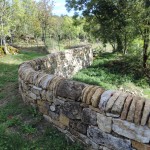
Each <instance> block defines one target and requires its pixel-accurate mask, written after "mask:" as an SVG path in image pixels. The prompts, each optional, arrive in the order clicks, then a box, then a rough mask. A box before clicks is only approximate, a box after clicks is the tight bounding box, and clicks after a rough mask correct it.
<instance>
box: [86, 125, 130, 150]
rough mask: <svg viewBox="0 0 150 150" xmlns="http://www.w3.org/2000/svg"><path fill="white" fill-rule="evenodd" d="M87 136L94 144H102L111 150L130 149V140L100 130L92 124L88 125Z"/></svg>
mask: <svg viewBox="0 0 150 150" xmlns="http://www.w3.org/2000/svg"><path fill="white" fill-rule="evenodd" d="M87 135H88V137H89V138H90V139H91V140H92V141H93V142H95V143H96V144H100V145H104V146H106V147H108V148H110V149H112V150H132V148H131V142H130V141H129V140H124V139H121V138H118V137H114V136H112V135H111V134H108V133H105V132H102V131H101V130H100V129H98V128H97V127H94V126H90V127H89V128H88V130H87Z"/></svg>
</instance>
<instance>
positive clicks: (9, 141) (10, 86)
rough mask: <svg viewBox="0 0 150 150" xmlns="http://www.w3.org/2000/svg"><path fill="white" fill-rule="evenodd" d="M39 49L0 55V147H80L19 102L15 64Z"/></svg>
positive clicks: (43, 149)
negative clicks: (71, 142) (68, 140)
mask: <svg viewBox="0 0 150 150" xmlns="http://www.w3.org/2000/svg"><path fill="white" fill-rule="evenodd" d="M43 55H44V54H42V53H36V52H31V51H21V52H20V53H19V54H17V55H8V56H5V57H1V58H0V150H82V148H81V147H80V146H79V145H78V144H77V143H75V144H70V143H68V142H67V140H66V139H65V137H64V135H63V134H61V133H60V132H58V131H57V130H56V129H55V128H53V127H52V126H51V125H50V124H49V123H47V122H46V121H44V120H43V118H42V116H41V115H40V114H39V113H38V112H37V111H36V110H35V109H33V108H31V107H30V106H27V105H25V104H24V103H23V101H22V99H21V96H20V94H19V93H18V66H19V64H21V63H22V62H24V61H26V60H30V59H33V58H36V57H39V56H43Z"/></svg>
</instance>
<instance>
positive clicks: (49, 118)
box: [43, 114, 66, 130]
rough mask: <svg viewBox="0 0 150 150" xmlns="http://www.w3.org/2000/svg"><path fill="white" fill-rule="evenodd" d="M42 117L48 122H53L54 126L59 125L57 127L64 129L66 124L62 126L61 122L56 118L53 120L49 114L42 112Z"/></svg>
mask: <svg viewBox="0 0 150 150" xmlns="http://www.w3.org/2000/svg"><path fill="white" fill-rule="evenodd" d="M43 117H44V119H45V120H46V121H48V122H50V123H53V124H54V125H55V126H56V127H59V128H61V129H63V130H65V129H66V126H64V125H63V124H62V123H60V122H59V121H57V120H53V119H52V118H51V117H50V116H48V115H45V114H44V115H43Z"/></svg>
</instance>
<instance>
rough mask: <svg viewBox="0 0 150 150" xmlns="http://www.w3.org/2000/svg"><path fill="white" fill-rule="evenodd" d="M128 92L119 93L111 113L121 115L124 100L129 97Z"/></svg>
mask: <svg viewBox="0 0 150 150" xmlns="http://www.w3.org/2000/svg"><path fill="white" fill-rule="evenodd" d="M127 96H128V94H127V93H121V94H120V95H119V97H118V98H117V100H116V101H115V103H114V105H113V107H112V110H111V113H112V114H115V115H118V116H120V114H121V112H122V109H123V105H124V102H125V100H126V98H127Z"/></svg>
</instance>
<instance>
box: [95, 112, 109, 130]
mask: <svg viewBox="0 0 150 150" xmlns="http://www.w3.org/2000/svg"><path fill="white" fill-rule="evenodd" d="M97 124H98V127H99V129H101V130H102V131H104V132H107V133H110V132H111V128H112V118H111V117H106V116H105V115H103V114H100V113H97Z"/></svg>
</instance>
